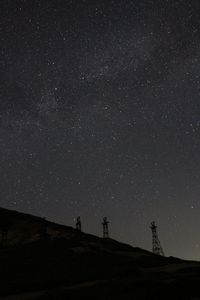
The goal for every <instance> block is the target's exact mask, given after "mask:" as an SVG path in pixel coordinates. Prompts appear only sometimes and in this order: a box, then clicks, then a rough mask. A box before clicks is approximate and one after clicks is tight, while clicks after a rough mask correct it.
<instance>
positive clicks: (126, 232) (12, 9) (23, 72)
mask: <svg viewBox="0 0 200 300" xmlns="http://www.w3.org/2000/svg"><path fill="white" fill-rule="evenodd" d="M199 13H200V4H199V1H197V0H192V1H181V0H179V1H166V0H165V1H164V0H163V1H158V0H152V1H144V0H135V1H131V0H129V1H128V0H127V1H126V0H123V1H122V0H116V1H115V0H111V1H105V0H102V1H95V0H93V1H89V0H74V1H72V0H71V1H70V0H69V1H66V0H65V1H64V0H59V1H47V0H44V1H39V0H34V1H28V0H27V1H26V0H23V1H22V0H16V1H11V0H7V1H1V4H0V39H1V49H0V51H1V52H0V53H1V54H0V66H1V68H0V124H1V126H0V166H1V175H0V176H1V177H0V205H1V206H3V207H6V208H11V209H16V210H20V211H24V212H27V213H32V214H36V215H40V216H43V217H47V218H48V219H51V220H53V221H56V222H59V223H62V224H66V225H70V226H74V219H75V218H76V217H77V216H78V215H80V216H81V218H82V222H83V229H84V231H86V232H90V233H93V234H97V235H102V228H101V221H102V218H103V217H104V216H107V217H108V219H109V221H110V231H111V232H110V235H111V236H112V237H113V238H116V239H118V240H121V241H123V242H127V243H130V244H132V245H135V246H139V247H143V248H146V249H149V250H150V249H151V232H150V228H149V224H150V222H151V221H152V220H155V221H156V222H157V223H158V224H159V234H160V240H161V242H162V245H163V248H164V251H165V253H166V254H167V255H174V256H180V257H184V258H191V259H200V236H199V234H198V232H199V228H200V218H199V213H200V202H199V199H200V184H199V183H200V159H199V155H200V55H199V53H200V52H199V49H200V21H199Z"/></svg>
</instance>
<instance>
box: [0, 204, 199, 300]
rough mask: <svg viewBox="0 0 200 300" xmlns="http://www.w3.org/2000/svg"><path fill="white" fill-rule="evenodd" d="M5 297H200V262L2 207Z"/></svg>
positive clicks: (0, 266) (0, 288)
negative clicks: (135, 246) (133, 245)
mask: <svg viewBox="0 0 200 300" xmlns="http://www.w3.org/2000/svg"><path fill="white" fill-rule="evenodd" d="M0 226H1V228H0V229H1V233H3V235H4V241H1V248H0V299H7V300H11V299H12V300H16V299H19V300H28V299H29V300H30V299H38V300H39V299H48V300H52V299H56V300H59V299H70V300H71V299H72V300H73V299H97V300H98V299H153V300H154V299H200V263H199V262H192V261H183V260H180V259H177V258H172V257H170V258H164V257H159V256H155V255H153V254H152V253H150V252H148V251H145V250H142V249H139V248H133V247H131V246H129V245H125V244H122V243H119V242H117V241H114V240H112V239H101V238H98V237H95V236H92V235H88V234H84V233H80V232H77V231H76V230H74V229H73V228H71V227H67V226H61V225H57V224H54V223H51V222H47V221H44V220H43V219H41V218H38V217H34V216H29V215H26V214H21V213H17V212H13V211H9V210H5V209H0Z"/></svg>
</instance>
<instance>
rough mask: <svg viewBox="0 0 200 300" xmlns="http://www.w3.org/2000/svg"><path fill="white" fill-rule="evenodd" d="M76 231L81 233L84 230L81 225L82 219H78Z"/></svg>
mask: <svg viewBox="0 0 200 300" xmlns="http://www.w3.org/2000/svg"><path fill="white" fill-rule="evenodd" d="M76 229H77V230H79V231H81V230H82V224H81V217H80V216H79V217H77V219H76Z"/></svg>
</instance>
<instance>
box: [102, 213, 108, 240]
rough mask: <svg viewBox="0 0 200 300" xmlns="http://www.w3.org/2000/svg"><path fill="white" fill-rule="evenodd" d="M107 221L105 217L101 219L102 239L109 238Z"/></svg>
mask: <svg viewBox="0 0 200 300" xmlns="http://www.w3.org/2000/svg"><path fill="white" fill-rule="evenodd" d="M108 223H109V222H108V220H107V217H104V218H103V222H102V225H103V237H104V238H109V231H108Z"/></svg>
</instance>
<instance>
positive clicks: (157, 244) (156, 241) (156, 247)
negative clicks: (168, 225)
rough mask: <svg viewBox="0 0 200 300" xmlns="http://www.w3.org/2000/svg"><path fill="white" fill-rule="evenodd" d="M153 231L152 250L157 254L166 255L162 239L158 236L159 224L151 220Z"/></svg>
mask: <svg viewBox="0 0 200 300" xmlns="http://www.w3.org/2000/svg"><path fill="white" fill-rule="evenodd" d="M150 228H151V231H152V252H153V253H154V254H157V255H161V256H164V251H163V249H162V246H161V243H160V240H159V238H158V233H157V226H156V224H155V222H154V221H153V222H151V227H150Z"/></svg>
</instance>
